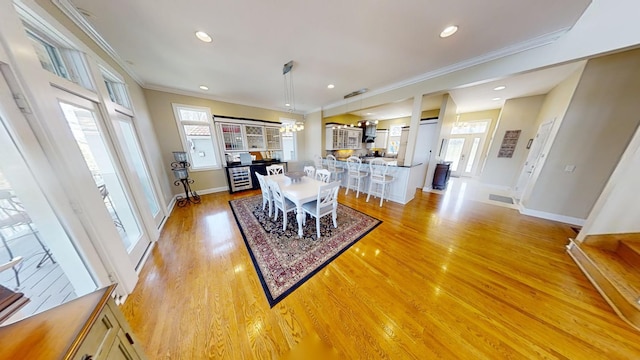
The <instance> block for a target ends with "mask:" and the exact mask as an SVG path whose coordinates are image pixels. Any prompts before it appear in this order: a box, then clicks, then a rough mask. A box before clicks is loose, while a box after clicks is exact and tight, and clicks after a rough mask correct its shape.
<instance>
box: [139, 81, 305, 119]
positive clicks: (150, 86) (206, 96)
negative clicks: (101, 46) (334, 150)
mask: <svg viewBox="0 0 640 360" xmlns="http://www.w3.org/2000/svg"><path fill="white" fill-rule="evenodd" d="M142 87H143V88H145V89H147V90H155V91H162V92H167V93H171V94H176V95H184V96H192V97H197V98H201V99H208V100H214V101H220V102H224V103H227V104H233V105H242V106H249V107H253V108H257V109H265V110H271V111H276V112H278V113H281V114H295V115H299V116H304V115H305V114H304V113H302V112H289V111H287V110H285V109H278V108H275V107H265V106H259V105H255V104H249V103H243V102H237V101H234V100H229V99H225V98H221V97H216V96H213V95H209V94H203V93H199V92H196V91H190V90H182V89H177V88H172V87H168V86H162V85H156V84H145V85H144V86H142Z"/></svg>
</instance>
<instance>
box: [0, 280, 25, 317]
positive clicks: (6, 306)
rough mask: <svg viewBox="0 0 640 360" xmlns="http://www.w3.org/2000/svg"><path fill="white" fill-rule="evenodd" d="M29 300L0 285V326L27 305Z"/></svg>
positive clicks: (19, 293)
mask: <svg viewBox="0 0 640 360" xmlns="http://www.w3.org/2000/svg"><path fill="white" fill-rule="evenodd" d="M29 301H30V300H29V298H28V297H26V296H24V294H23V293H21V292H15V291H13V290H10V289H7V288H6V287H4V286H2V285H0V324H2V323H3V322H4V321H5V320H7V319H8V318H9V317H11V315H13V314H15V313H16V312H18V310H20V309H22V307H23V306H25V305H27V303H28V302H29Z"/></svg>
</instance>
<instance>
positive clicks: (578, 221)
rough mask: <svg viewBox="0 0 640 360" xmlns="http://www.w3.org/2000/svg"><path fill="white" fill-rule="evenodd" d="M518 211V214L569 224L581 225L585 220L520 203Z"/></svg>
mask: <svg viewBox="0 0 640 360" xmlns="http://www.w3.org/2000/svg"><path fill="white" fill-rule="evenodd" d="M518 211H519V212H520V214H523V215H529V216H533V217H538V218H542V219H547V220H553V221H558V222H561V223H565V224H571V225H578V226H582V225H584V222H585V221H586V219H580V218H576V217H571V216H565V215H559V214H553V213H548V212H545V211H539V210H531V209H527V208H525V207H524V206H522V204H520V205H519V207H518Z"/></svg>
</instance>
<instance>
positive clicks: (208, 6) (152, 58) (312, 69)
mask: <svg viewBox="0 0 640 360" xmlns="http://www.w3.org/2000/svg"><path fill="white" fill-rule="evenodd" d="M72 2H73V4H74V5H75V6H76V7H77V8H79V10H81V13H83V14H85V15H88V16H86V19H87V20H88V21H89V23H91V24H92V26H93V27H94V28H95V29H96V30H97V31H98V33H100V35H101V36H102V37H103V38H104V39H105V40H106V42H107V43H108V44H109V45H110V46H111V47H112V48H113V49H114V50H115V51H116V53H117V54H118V56H119V58H120V60H121V62H122V63H123V64H125V67H127V68H128V69H129V70H130V71H131V72H133V73H134V74H135V77H136V78H138V79H139V80H140V81H141V82H142V85H143V86H145V87H148V88H162V89H164V88H166V89H167V90H171V89H173V90H178V91H180V92H193V93H200V94H201V96H203V97H207V98H212V99H217V100H221V101H228V102H233V103H239V104H245V105H251V106H257V107H263V108H270V109H281V110H286V109H285V108H284V94H283V92H284V86H283V77H282V66H283V65H284V64H285V63H286V62H288V61H289V60H293V61H294V68H293V70H292V74H293V81H294V87H295V105H296V111H297V112H300V113H305V112H309V111H312V110H316V109H319V108H321V107H326V106H327V105H330V104H335V103H337V102H340V101H342V99H343V96H344V95H345V94H348V93H350V92H352V91H354V90H357V89H361V88H368V89H369V90H375V89H380V88H383V87H387V86H390V85H391V84H396V83H399V82H403V81H406V80H410V79H413V78H417V77H420V76H421V75H423V74H426V73H430V72H434V71H437V70H439V69H442V68H444V67H448V66H451V65H454V64H458V63H461V62H477V61H480V60H481V59H482V58H483V57H487V56H488V55H489V54H493V55H495V54H498V53H500V54H507V53H510V52H513V51H516V49H518V50H522V48H523V47H532V46H536V45H539V43H541V42H543V41H548V40H549V37H550V36H549V35H550V34H555V35H559V34H560V33H561V32H562V31H566V30H567V29H568V28H569V27H571V26H572V25H573V24H574V23H575V22H576V20H577V19H578V18H579V17H580V15H581V14H582V13H583V11H584V10H585V9H586V7H587V6H588V5H589V4H590V3H591V0H562V1H558V0H536V1H524V0H517V1H516V0H483V1H473V0H430V1H427V0H423V1H416V0H395V1H371V0H350V1H338V0H325V1H299V0H277V1H263V0H236V1H214V0H208V1H207V0H182V1H171V0H136V1H131V0H110V1H95V0H72ZM451 24H456V25H458V26H459V27H460V30H459V31H458V33H457V34H455V35H453V36H452V37H450V38H447V39H441V38H440V37H439V36H438V34H439V33H440V31H441V30H442V29H443V28H444V27H446V26H448V25H451ZM197 30H202V31H206V32H207V33H209V34H210V35H211V36H212V37H213V42H212V43H209V44H207V43H203V42H200V41H199V40H197V39H196V38H195V36H194V32H195V31H197ZM330 83H331V84H335V88H334V89H327V85H328V84H330ZM199 85H206V86H208V87H209V90H208V91H202V90H200V89H198V86H199ZM456 93H459V94H458V95H456ZM453 94H454V95H453V96H454V99H455V98H456V97H458V98H459V99H460V100H459V101H458V100H457V99H456V102H457V103H458V106H459V107H460V108H465V107H467V106H469V108H472V107H474V106H475V107H477V105H467V103H466V101H467V98H466V96H465V95H464V89H459V90H454V91H453ZM462 99H464V100H462ZM468 101H469V103H470V104H471V101H472V100H468ZM214 112H215V109H214Z"/></svg>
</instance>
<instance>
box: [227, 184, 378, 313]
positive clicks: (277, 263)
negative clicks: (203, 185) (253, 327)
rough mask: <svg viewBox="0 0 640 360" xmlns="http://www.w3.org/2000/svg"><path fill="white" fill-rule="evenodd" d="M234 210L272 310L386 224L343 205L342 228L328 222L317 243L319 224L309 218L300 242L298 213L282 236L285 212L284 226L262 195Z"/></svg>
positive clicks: (292, 215)
mask: <svg viewBox="0 0 640 360" xmlns="http://www.w3.org/2000/svg"><path fill="white" fill-rule="evenodd" d="M229 205H230V206H231V210H233V214H234V215H235V218H236V221H237V222H238V227H239V228H240V232H241V233H242V237H243V238H244V242H245V244H246V245H247V250H248V251H249V255H251V260H252V261H253V265H254V266H255V268H256V272H257V273H258V277H259V278H260V282H261V283H262V288H263V289H264V292H265V295H266V296H267V300H268V301H269V305H271V307H273V306H275V305H276V304H277V303H278V302H280V301H281V300H282V299H284V298H285V297H286V296H287V295H289V294H290V293H291V292H292V291H294V290H295V289H297V288H298V287H299V286H300V285H302V284H304V282H306V281H307V280H309V279H310V278H311V277H312V276H313V275H315V274H316V273H317V272H318V271H320V270H321V269H322V268H324V267H325V266H326V265H327V264H329V263H330V262H331V261H332V260H333V259H335V258H337V257H338V256H339V255H340V254H342V253H343V252H344V251H346V250H347V249H349V248H350V247H351V245H353V244H355V243H356V242H357V241H358V240H360V239H361V238H362V237H363V236H365V235H367V234H368V233H369V232H370V231H371V230H373V229H375V228H376V227H377V226H378V225H380V224H381V223H382V221H380V220H378V219H375V218H373V217H371V216H369V215H366V214H363V213H361V212H359V211H357V210H354V209H352V208H350V207H348V206H345V205H342V204H338V227H337V228H334V227H333V222H332V220H331V215H327V216H323V217H322V218H321V220H320V239H316V219H315V218H313V217H311V216H309V215H307V220H306V225H305V226H304V234H303V237H302V238H298V223H297V221H296V214H295V211H292V212H289V213H288V214H287V216H288V217H287V228H286V229H285V230H282V212H279V214H278V220H273V216H272V217H269V206H268V205H267V207H266V208H265V210H262V195H258V196H251V197H246V198H241V199H235V200H231V201H229Z"/></svg>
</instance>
